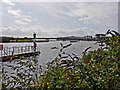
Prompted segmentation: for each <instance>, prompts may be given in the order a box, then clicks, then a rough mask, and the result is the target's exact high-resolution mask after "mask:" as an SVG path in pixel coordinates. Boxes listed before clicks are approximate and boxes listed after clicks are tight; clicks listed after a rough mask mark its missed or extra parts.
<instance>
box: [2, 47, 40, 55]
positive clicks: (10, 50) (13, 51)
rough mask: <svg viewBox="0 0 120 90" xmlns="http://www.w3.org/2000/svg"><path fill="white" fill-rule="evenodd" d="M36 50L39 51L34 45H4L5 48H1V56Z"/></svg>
mask: <svg viewBox="0 0 120 90" xmlns="http://www.w3.org/2000/svg"><path fill="white" fill-rule="evenodd" d="M35 51H38V48H37V47H36V50H35V49H34V47H33V46H13V47H4V48H3V50H0V57H4V56H11V55H17V54H24V53H31V52H35Z"/></svg>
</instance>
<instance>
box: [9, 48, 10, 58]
mask: <svg viewBox="0 0 120 90" xmlns="http://www.w3.org/2000/svg"><path fill="white" fill-rule="evenodd" d="M9 56H10V48H9Z"/></svg>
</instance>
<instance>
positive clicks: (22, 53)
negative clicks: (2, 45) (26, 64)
mask: <svg viewBox="0 0 120 90" xmlns="http://www.w3.org/2000/svg"><path fill="white" fill-rule="evenodd" d="M21 53H22V54H23V49H22V46H21Z"/></svg>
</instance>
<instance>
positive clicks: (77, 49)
mask: <svg viewBox="0 0 120 90" xmlns="http://www.w3.org/2000/svg"><path fill="white" fill-rule="evenodd" d="M60 43H63V45H67V44H70V42H69V41H65V42H63V41H57V42H56V41H54V42H39V43H37V46H38V48H39V50H40V52H41V54H40V55H38V56H37V59H38V61H39V64H40V65H42V66H43V67H45V64H46V63H47V62H49V61H50V60H52V59H54V58H55V57H56V56H57V54H58V52H59V50H55V49H51V48H52V47H58V48H60ZM94 43H95V41H80V42H74V43H72V45H71V46H70V47H68V48H66V49H65V50H64V51H66V53H67V54H72V53H74V54H76V55H77V56H78V57H81V56H82V52H83V51H84V50H85V49H86V48H87V47H89V46H91V47H92V48H91V49H89V50H95V49H97V48H98V47H99V45H98V44H94ZM26 45H27V46H29V45H30V46H32V45H33V43H4V47H12V46H26ZM4 63H5V64H9V63H10V62H9V61H7V62H4ZM12 64H13V65H14V63H12ZM9 71H10V70H9Z"/></svg>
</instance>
